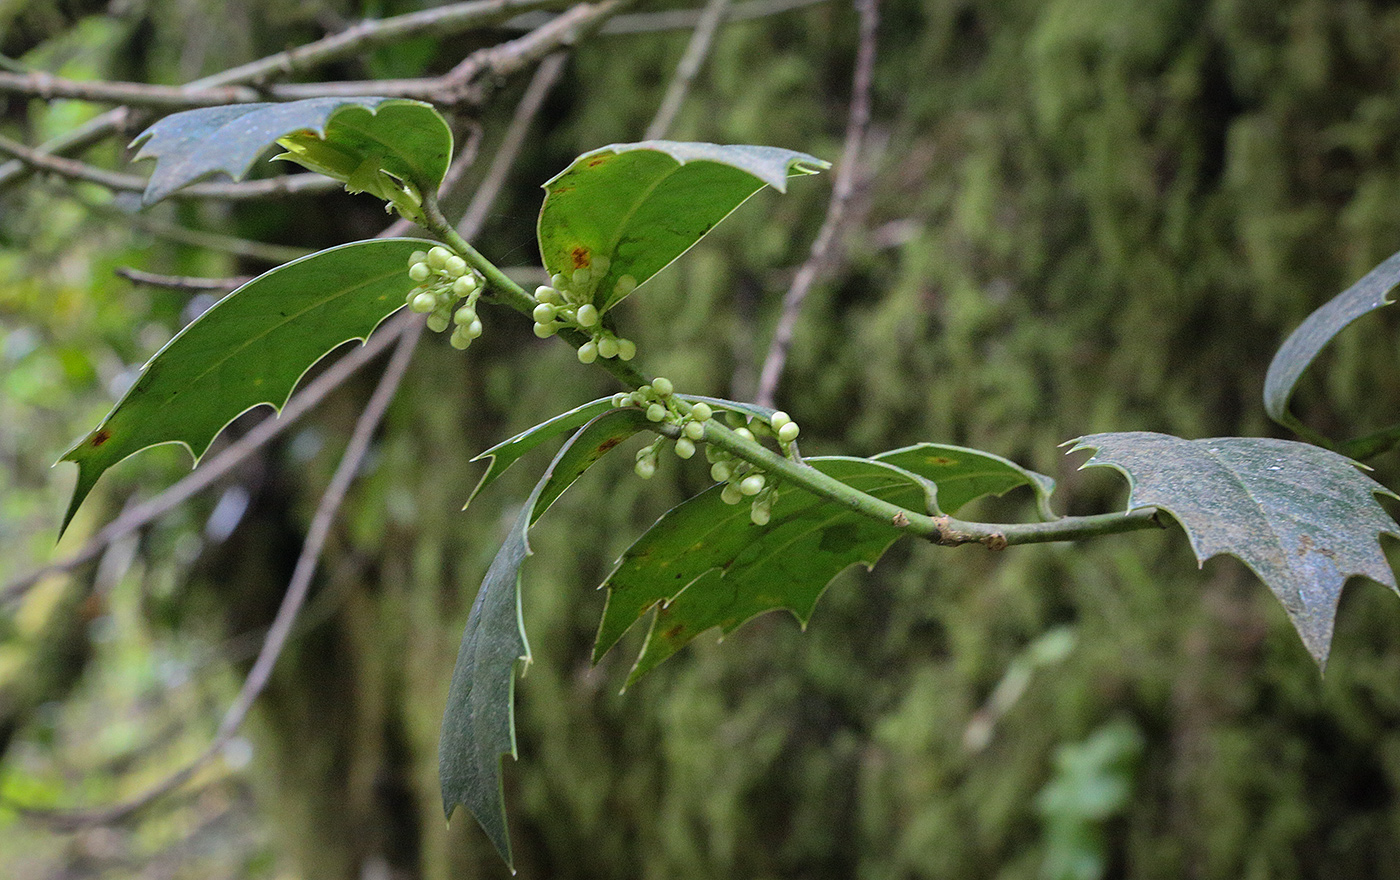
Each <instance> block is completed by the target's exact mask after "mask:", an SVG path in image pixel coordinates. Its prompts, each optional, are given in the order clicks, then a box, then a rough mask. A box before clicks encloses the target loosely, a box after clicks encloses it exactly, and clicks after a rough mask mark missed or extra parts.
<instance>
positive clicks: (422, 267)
mask: <svg viewBox="0 0 1400 880" xmlns="http://www.w3.org/2000/svg"><path fill="white" fill-rule="evenodd" d="M432 274H433V270H432V269H429V268H428V264H427V263H414V264H413V265H412V266H409V267H408V277H409V278H412V279H413V280H414V281H419V282H422V281H427V280H428V279H429V278H430V277H432Z"/></svg>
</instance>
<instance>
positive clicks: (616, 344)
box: [534, 255, 637, 364]
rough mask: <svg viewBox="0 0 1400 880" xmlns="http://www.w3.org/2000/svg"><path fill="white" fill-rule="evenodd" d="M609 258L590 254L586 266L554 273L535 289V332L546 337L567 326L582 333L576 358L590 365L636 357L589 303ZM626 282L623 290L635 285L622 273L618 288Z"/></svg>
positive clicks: (634, 349)
mask: <svg viewBox="0 0 1400 880" xmlns="http://www.w3.org/2000/svg"><path fill="white" fill-rule="evenodd" d="M610 263H611V261H610V260H609V259H608V258H607V257H605V256H602V255H598V256H595V257H593V262H592V264H591V265H589V266H584V267H582V268H579V269H575V270H574V273H573V275H572V276H566V275H562V274H561V275H554V276H552V277H551V278H550V279H549V284H548V285H545V286H541V287H538V288H536V289H535V302H537V303H539V305H537V306H535V311H534V318H535V335H536V336H538V337H540V338H541V339H547V338H549V337H550V336H553V335H554V334H556V333H558V332H559V331H560V330H561V329H563V328H565V327H569V328H572V329H575V330H578V331H579V332H581V333H584V334H586V335H587V336H588V337H589V339H588V341H587V342H585V343H584V344H583V345H580V346H579V349H578V359H579V361H581V362H582V363H585V364H591V363H593V362H594V361H596V360H597V359H598V358H600V357H601V358H618V359H619V360H624V361H630V360H632V358H634V357H636V356H637V345H636V343H634V342H633V341H632V340H630V339H623V338H622V337H620V336H618V335H617V334H616V333H614V332H613V331H611V330H609V329H607V328H606V327H604V326H603V323H602V318H603V314H602V312H601V311H599V309H598V307H597V306H596V305H594V304H593V289H594V287H596V286H597V281H598V279H600V278H602V277H603V275H604V274H606V273H607V271H608V266H609V265H610ZM623 282H630V285H631V286H630V287H628V288H627V292H629V293H630V292H631V288H632V287H636V286H637V284H636V282H635V281H633V280H632V279H631V276H630V275H628V276H623V279H622V280H621V281H619V282H618V290H622V289H623V287H624V286H625V285H624V284H623Z"/></svg>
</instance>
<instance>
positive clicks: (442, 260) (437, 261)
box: [428, 247, 452, 269]
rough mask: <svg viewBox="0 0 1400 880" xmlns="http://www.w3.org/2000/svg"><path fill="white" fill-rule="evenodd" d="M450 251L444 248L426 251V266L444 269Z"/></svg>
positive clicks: (450, 254)
mask: <svg viewBox="0 0 1400 880" xmlns="http://www.w3.org/2000/svg"><path fill="white" fill-rule="evenodd" d="M451 256H452V251H449V250H448V249H447V248H445V247H434V248H431V249H430V250H429V251H428V265H429V266H430V267H432V268H434V269H445V268H446V267H447V260H448V258H449V257H451Z"/></svg>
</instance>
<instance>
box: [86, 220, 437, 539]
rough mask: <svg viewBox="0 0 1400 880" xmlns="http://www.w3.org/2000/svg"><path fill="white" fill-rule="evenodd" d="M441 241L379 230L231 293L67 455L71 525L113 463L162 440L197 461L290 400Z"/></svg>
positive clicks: (395, 303)
mask: <svg viewBox="0 0 1400 880" xmlns="http://www.w3.org/2000/svg"><path fill="white" fill-rule="evenodd" d="M432 244H433V242H430V241H425V240H422V239H416V238H392V239H376V240H374V241H360V242H353V243H351V244H345V245H341V246H339V247H334V248H331V249H329V250H324V251H320V252H319V253H315V254H311V255H309V256H306V257H302V258H301V259H299V260H294V261H292V262H290V263H287V264H286V265H284V266H279V267H278V268H276V269H273V270H272V271H270V272H266V273H264V274H262V275H259V276H258V277H257V278H254V279H253V280H252V281H249V282H248V283H247V284H245V285H243V286H242V287H240V288H238V289H237V290H235V291H233V292H232V293H230V294H229V295H228V296H226V297H224V298H223V299H222V300H220V301H219V302H218V303H216V304H215V305H214V306H213V307H212V308H210V309H209V310H208V311H206V312H205V313H204V314H203V315H201V316H200V317H199V318H198V319H197V320H195V321H193V322H192V323H190V325H189V326H187V327H185V329H183V330H181V331H180V332H179V334H177V335H176V336H175V338H174V339H171V340H170V342H169V343H167V344H166V345H165V347H164V348H162V349H161V350H160V351H159V352H157V353H156V355H155V356H154V357H153V358H151V360H150V362H149V363H147V364H146V366H145V368H144V369H143V370H142V371H141V375H140V377H139V378H137V380H136V382H135V383H134V384H133V385H132V386H131V388H130V389H128V390H127V392H126V394H125V395H123V397H122V399H121V400H120V401H118V403H117V405H116V406H115V407H113V409H112V411H111V412H110V413H108V414H107V417H106V418H104V419H103V420H102V423H101V424H100V425H98V426H97V427H96V428H94V429H93V431H92V433H90V434H89V435H88V436H87V437H85V438H83V439H82V441H80V442H79V443H78V444H77V445H75V446H74V447H73V448H72V449H70V450H68V451H67V452H66V453H64V455H63V458H62V459H61V460H62V461H72V462H76V463H77V465H78V483H77V486H76V488H75V489H74V491H73V500H72V503H71V504H70V505H69V508H68V514H67V516H65V517H64V521H63V524H64V528H67V526H68V522H69V521H70V520H71V519H72V518H73V514H74V513H75V512H77V509H78V507H79V505H81V504H82V502H83V499H84V498H85V497H87V494H88V492H89V491H91V489H92V486H93V484H94V483H96V482H97V478H98V477H100V476H101V475H102V473H103V472H104V471H105V470H107V468H109V467H111V466H112V465H114V464H116V463H117V462H119V461H121V460H122V459H124V458H126V457H127V456H128V455H131V454H133V453H136V452H140V451H141V450H142V449H145V448H147V447H150V446H156V445H158V444H162V443H180V444H182V445H184V446H185V447H186V448H187V449H189V450H190V453H191V454H192V455H193V456H194V458H195V461H196V462H197V461H198V460H199V458H200V457H201V456H202V455H203V454H204V451H205V450H206V449H208V448H209V444H210V443H211V442H212V441H213V440H214V438H215V437H216V436H217V435H218V433H219V432H220V431H222V430H223V429H224V426H225V425H227V424H228V423H229V422H231V421H233V420H234V419H235V418H237V417H238V416H239V415H241V414H242V413H244V412H246V411H247V410H249V409H252V408H253V407H255V406H258V405H259V404H267V405H269V406H272V407H273V408H275V409H281V407H282V405H283V404H284V403H286V402H287V398H288V397H289V396H291V393H292V389H293V388H295V387H296V384H297V382H298V381H300V379H301V377H302V375H304V374H305V373H306V371H307V370H308V369H310V368H311V366H312V365H313V364H315V363H316V362H317V361H318V360H320V359H321V358H322V357H324V356H325V355H326V353H327V352H329V351H331V350H332V349H334V348H336V347H337V346H339V345H341V344H342V343H344V342H347V341H349V340H351V339H361V340H362V339H366V338H368V337H369V334H370V333H371V331H373V330H374V328H375V327H377V326H379V324H380V322H382V321H383V320H384V319H385V318H386V317H388V316H389V315H390V314H392V313H393V312H395V311H396V310H398V309H399V308H400V307H401V306H402V305H403V304H404V297H405V295H406V294H407V293H408V291H409V290H410V289H412V288H413V286H414V282H413V281H412V279H410V278H409V277H408V258H409V256H410V255H411V254H412V253H413V252H414V251H415V250H421V249H423V248H427V247H431V246H432Z"/></svg>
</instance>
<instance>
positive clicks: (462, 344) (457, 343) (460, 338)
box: [447, 327, 472, 351]
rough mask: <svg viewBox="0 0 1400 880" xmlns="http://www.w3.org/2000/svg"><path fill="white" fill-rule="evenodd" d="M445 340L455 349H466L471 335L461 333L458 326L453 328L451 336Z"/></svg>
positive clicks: (469, 343)
mask: <svg viewBox="0 0 1400 880" xmlns="http://www.w3.org/2000/svg"><path fill="white" fill-rule="evenodd" d="M447 341H448V342H450V343H452V347H453V348H455V349H457V350H458V351H466V350H467V346H469V345H471V344H472V340H471V337H470V336H466V335H464V334H463V333H462V328H461V327H458V328H457V329H456V330H453V331H452V337H451V338H450V339H448V340H447Z"/></svg>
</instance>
